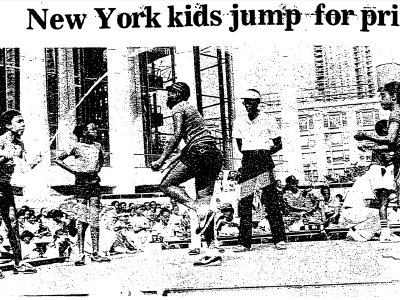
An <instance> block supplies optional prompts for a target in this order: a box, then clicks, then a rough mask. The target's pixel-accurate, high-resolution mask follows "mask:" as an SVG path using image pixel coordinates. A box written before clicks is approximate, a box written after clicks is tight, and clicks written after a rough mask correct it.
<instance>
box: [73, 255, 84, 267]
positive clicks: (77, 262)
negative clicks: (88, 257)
mask: <svg viewBox="0 0 400 300" xmlns="http://www.w3.org/2000/svg"><path fill="white" fill-rule="evenodd" d="M85 264H86V262H85V255H81V256H80V258H79V259H78V260H77V261H75V266H84V265H85Z"/></svg>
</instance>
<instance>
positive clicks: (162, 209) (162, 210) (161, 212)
mask: <svg viewBox="0 0 400 300" xmlns="http://www.w3.org/2000/svg"><path fill="white" fill-rule="evenodd" d="M165 212H168V213H171V212H170V211H169V209H168V208H166V207H164V208H161V210H160V216H161V215H162V214H163V213H165Z"/></svg>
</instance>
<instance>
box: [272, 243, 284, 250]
mask: <svg viewBox="0 0 400 300" xmlns="http://www.w3.org/2000/svg"><path fill="white" fill-rule="evenodd" d="M274 248H275V249H276V250H286V249H287V246H286V243H285V242H284V241H280V242H279V243H277V244H275V247H274Z"/></svg>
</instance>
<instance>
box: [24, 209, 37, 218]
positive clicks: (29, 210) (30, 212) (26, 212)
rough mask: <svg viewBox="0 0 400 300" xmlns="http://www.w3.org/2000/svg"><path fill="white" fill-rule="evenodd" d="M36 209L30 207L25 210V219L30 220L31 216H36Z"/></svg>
mask: <svg viewBox="0 0 400 300" xmlns="http://www.w3.org/2000/svg"><path fill="white" fill-rule="evenodd" d="M35 215H36V214H35V211H34V210H33V209H28V210H26V211H25V219H26V220H28V219H29V218H30V217H34V216H35Z"/></svg>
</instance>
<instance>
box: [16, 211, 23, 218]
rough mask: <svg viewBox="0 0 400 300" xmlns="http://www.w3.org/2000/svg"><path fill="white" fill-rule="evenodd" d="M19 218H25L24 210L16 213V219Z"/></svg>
mask: <svg viewBox="0 0 400 300" xmlns="http://www.w3.org/2000/svg"><path fill="white" fill-rule="evenodd" d="M19 217H25V210H19V211H18V212H17V219H18V218H19Z"/></svg>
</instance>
